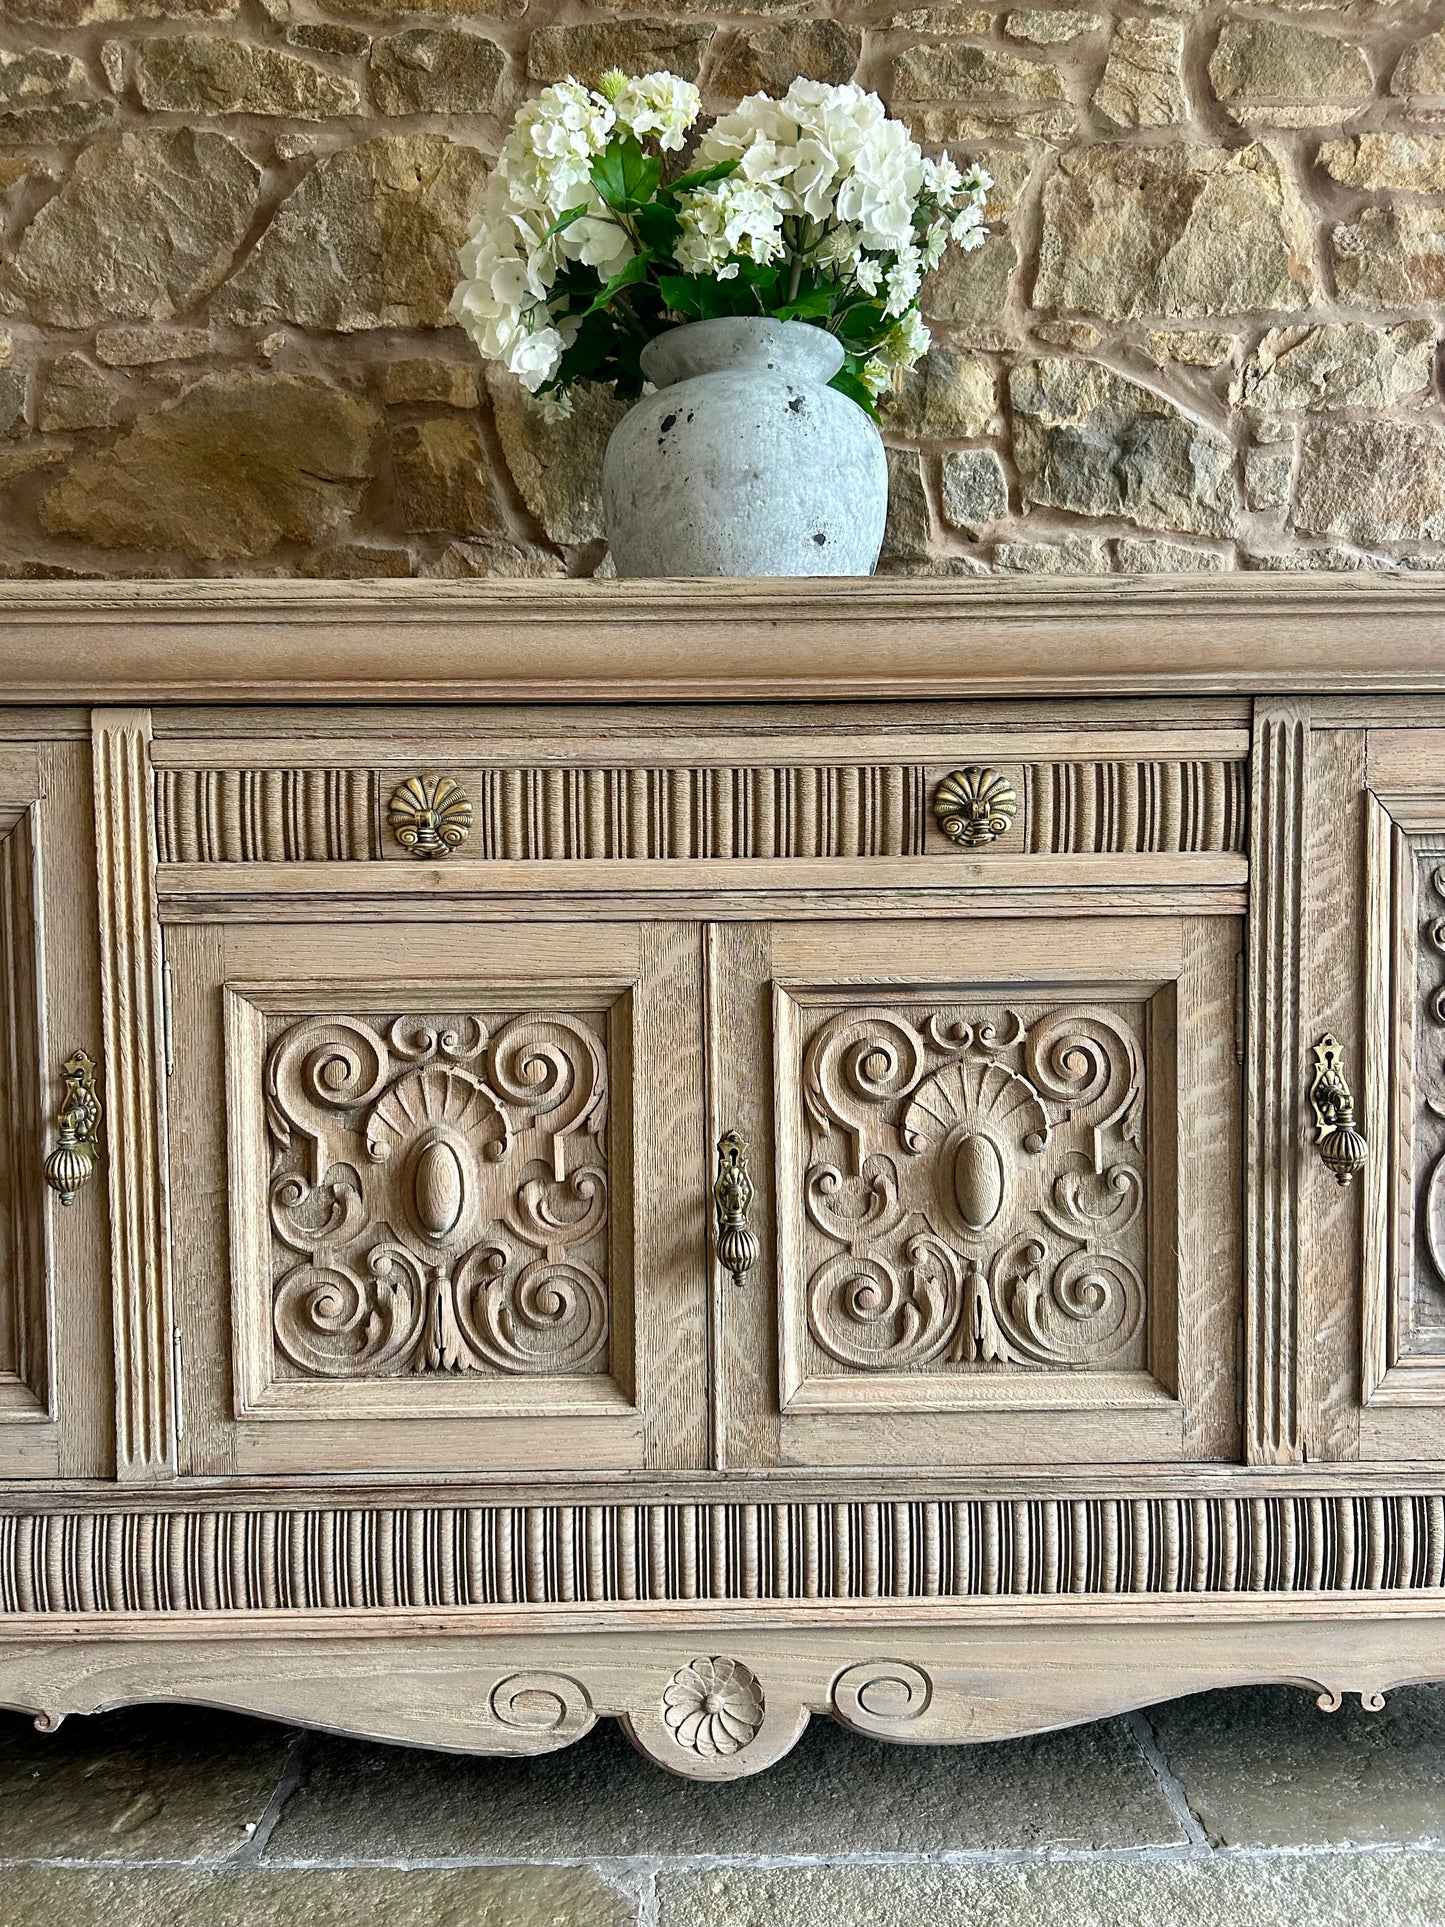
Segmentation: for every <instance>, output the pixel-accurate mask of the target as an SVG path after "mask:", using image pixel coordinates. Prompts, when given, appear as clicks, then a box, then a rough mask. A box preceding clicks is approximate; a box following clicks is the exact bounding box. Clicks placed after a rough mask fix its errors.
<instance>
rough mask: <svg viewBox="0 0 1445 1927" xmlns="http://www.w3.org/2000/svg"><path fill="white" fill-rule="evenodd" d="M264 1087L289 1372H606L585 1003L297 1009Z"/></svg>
mask: <svg viewBox="0 0 1445 1927" xmlns="http://www.w3.org/2000/svg"><path fill="white" fill-rule="evenodd" d="M265 1091H266V1117H267V1125H268V1130H269V1136H270V1141H271V1148H272V1158H271V1179H270V1216H271V1231H272V1253H273V1306H272V1320H273V1328H274V1332H275V1339H276V1344H277V1346H278V1348H279V1350H280V1352H281V1354H282V1355H283V1357H284V1358H285V1360H287V1361H288V1362H289V1365H290V1366H291V1367H292V1368H293V1369H295V1370H299V1371H300V1372H302V1373H306V1374H314V1375H319V1376H322V1377H326V1378H352V1377H358V1376H379V1375H390V1374H396V1373H402V1372H433V1373H461V1372H476V1371H493V1372H508V1373H517V1372H520V1373H529V1372H530V1373H537V1372H586V1371H597V1370H601V1369H605V1356H604V1355H605V1352H606V1347H607V1333H608V1289H607V1283H606V1273H607V1259H606V1245H605V1240H604V1237H603V1233H604V1229H605V1226H606V1223H607V1206H608V1184H607V1151H606V1123H607V1095H608V1092H607V1060H606V1055H605V1050H604V1047H603V1043H602V1039H601V1037H600V1036H599V1035H598V1034H597V1033H596V1031H595V1030H594V1029H593V1028H592V1027H591V1025H590V1023H589V1022H588V1021H587V1020H586V1019H585V1018H583V1017H579V1016H574V1015H568V1014H552V1013H546V1014H542V1013H525V1014H520V1015H514V1016H495V1015H492V1014H489V1015H488V1016H487V1017H485V1018H483V1017H480V1016H470V1017H431V1018H423V1017H412V1016H402V1017H396V1018H393V1019H386V1018H373V1017H361V1016H343V1017H324V1018H322V1017H318V1018H303V1019H301V1020H300V1021H299V1022H291V1023H289V1024H285V1026H284V1027H283V1028H281V1029H280V1030H279V1034H276V1035H274V1036H273V1039H272V1042H271V1044H270V1048H269V1051H268V1054H267V1061H266V1070H265Z"/></svg>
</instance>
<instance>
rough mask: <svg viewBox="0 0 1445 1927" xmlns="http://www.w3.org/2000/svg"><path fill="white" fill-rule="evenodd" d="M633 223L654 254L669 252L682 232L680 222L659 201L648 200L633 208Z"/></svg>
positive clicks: (668, 208)
mask: <svg viewBox="0 0 1445 1927" xmlns="http://www.w3.org/2000/svg"><path fill="white" fill-rule="evenodd" d="M632 220H633V225H634V226H635V227H636V229H637V232H638V233H639V235H641V237H642V239H643V241H644V243H645V244H646V245H647V246H648V247H649V248H651V249H652V250H653V252H654V253H655V254H671V253H672V246H673V243H674V241H676V239H677V237H678V235H679V234H680V233H681V232H682V222H681V221H680V220H679V219H678V216H677V213H676V211H675V210H674V209H672V208H670V207H664V206H663V204H662V202H661V201H648V202H647V203H646V205H645V206H643V207H639V208H637V209H636V210H635V212H634V213H633V216H632Z"/></svg>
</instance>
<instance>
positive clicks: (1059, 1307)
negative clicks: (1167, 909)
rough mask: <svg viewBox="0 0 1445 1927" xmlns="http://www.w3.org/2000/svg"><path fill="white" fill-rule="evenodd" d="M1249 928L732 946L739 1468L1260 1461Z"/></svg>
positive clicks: (724, 1104) (727, 1073) (812, 931)
mask: <svg viewBox="0 0 1445 1927" xmlns="http://www.w3.org/2000/svg"><path fill="white" fill-rule="evenodd" d="M1241 941H1242V930H1241V925H1240V923H1239V921H1238V920H1237V919H1235V918H1230V917H1178V916H1157V917H1147V918H1146V917H1138V918H1127V917H1113V918H1110V917H1105V918H1096V919H1087V918H1082V919H1079V920H1077V921H1076V922H1074V923H1072V924H1070V923H1067V922H1048V923H1046V922H1041V921H1034V920H1030V919H1026V918H1021V919H1018V920H1012V921H1010V920H1004V919H990V918H977V919H968V920H955V921H934V920H929V921H922V920H910V919H906V918H901V919H889V920H884V921H872V922H867V923H861V922H853V923H837V924H826V923H824V924H811V925H795V924H789V923H782V922H773V923H770V924H766V925H757V926H753V927H751V928H750V929H747V930H734V929H729V928H719V929H717V930H716V931H715V932H714V933H713V935H712V942H713V946H714V950H715V966H714V969H713V972H712V978H713V981H714V982H715V984H716V985H717V987H718V988H717V998H718V1004H719V1008H718V1010H717V1012H716V1014H715V1016H714V1021H713V1029H714V1033H715V1034H716V1036H717V1037H718V1038H719V1040H720V1048H719V1050H718V1053H717V1057H716V1062H715V1074H716V1081H717V1092H718V1094H717V1107H716V1120H717V1123H718V1125H719V1127H720V1128H721V1129H728V1130H736V1131H738V1132H739V1133H741V1134H742V1135H743V1136H744V1137H745V1138H746V1139H747V1140H748V1141H749V1144H750V1149H751V1156H752V1165H753V1175H754V1181H755V1185H756V1198H755V1202H754V1207H753V1213H752V1216H753V1221H754V1225H755V1228H756V1232H757V1234H758V1235H759V1237H760V1241H761V1245H762V1256H761V1259H760V1263H759V1265H758V1267H757V1269H756V1272H755V1273H754V1274H752V1275H749V1276H748V1277H745V1278H744V1279H743V1281H742V1283H741V1285H740V1286H739V1287H738V1288H737V1289H735V1290H734V1289H729V1290H728V1291H727V1292H726V1293H725V1294H724V1297H723V1300H722V1323H723V1329H724V1341H723V1356H724V1358H725V1360H726V1369H727V1371H728V1373H729V1374H730V1375H731V1382H730V1383H729V1385H728V1386H727V1387H726V1388H725V1406H724V1424H723V1438H724V1452H725V1455H726V1459H727V1462H728V1463H729V1464H734V1465H743V1464H748V1463H758V1462H780V1463H784V1464H794V1465H798V1464H802V1465H814V1464H816V1465H845V1464H852V1465H858V1464H876V1465H888V1466H890V1467H899V1468H910V1469H922V1468H927V1467H928V1466H931V1465H944V1464H947V1465H973V1464H976V1465H1008V1464H1019V1463H1033V1464H1064V1463H1079V1464H1084V1463H1118V1462H1121V1461H1136V1462H1167V1461H1174V1460H1180V1459H1198V1458H1205V1459H1208V1458H1214V1459H1229V1458H1233V1457H1234V1456H1236V1454H1237V1450H1238V1434H1237V1425H1236V1418H1235V1383H1236V1372H1237V1356H1238V1343H1239V1338H1238V1319H1239V1299H1238V1284H1237V1280H1238V1264H1239V1247H1238V1217H1239V1210H1238V1206H1239V1196H1238V1192H1239V1183H1238V1173H1239V1155H1240V1129H1239V1125H1240V1101H1241V1097H1240V1072H1239V1066H1238V1063H1237V1061H1236V1056H1235V1051H1234V1043H1233V1040H1234V1021H1233V1006H1234V987H1235V977H1236V957H1237V954H1238V951H1239V948H1240V944H1241Z"/></svg>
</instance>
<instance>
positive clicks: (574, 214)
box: [542, 201, 587, 241]
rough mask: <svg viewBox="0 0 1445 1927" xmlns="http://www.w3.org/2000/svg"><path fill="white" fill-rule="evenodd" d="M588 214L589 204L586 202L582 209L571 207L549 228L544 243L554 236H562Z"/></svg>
mask: <svg viewBox="0 0 1445 1927" xmlns="http://www.w3.org/2000/svg"><path fill="white" fill-rule="evenodd" d="M586 212H587V203H586V202H585V201H584V202H583V203H582V205H581V206H580V207H569V208H568V209H567V210H566V211H565V213H562V214H559V215H558V216H557V218H556V220H555V221H554V222H553V223H552V225H551V227H549V228H548V230H547V232H546V233H545V234H544V235H543V236H542V239H543V240H544V241H550V240H551V238H552V236H553V235H554V234H560V233H561V232H562V230H563V229H564V228H569V227H571V225H572V223H573V222H574V221H580V220H581V219H582V216H583V215H584V214H585V213H586Z"/></svg>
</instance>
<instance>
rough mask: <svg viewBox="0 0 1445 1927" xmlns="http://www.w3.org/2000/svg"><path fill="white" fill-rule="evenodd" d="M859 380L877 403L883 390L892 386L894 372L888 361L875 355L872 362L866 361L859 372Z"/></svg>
mask: <svg viewBox="0 0 1445 1927" xmlns="http://www.w3.org/2000/svg"><path fill="white" fill-rule="evenodd" d="M858 379H859V381H861V382H862V384H863V386H864V387H865V388H866V389H867V390H868V393H869V394H870V395H871V396H872V397H873V399H874V400H875V401H876V400H877V399H878V397H879V396H880V395H881V394H882V393H883V390H884V389H885V388H887V387H890V386H891V385H892V381H893V370H892V369H891V368H890V367H889V366H888V364H887V362H886V361H883V360H881V359H880V358H879V357H878V356H877V355H874V356H873V358H872V360H871V361H865V362H864V364H863V366H862V367H861V368H860V369H859V370H858Z"/></svg>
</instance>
